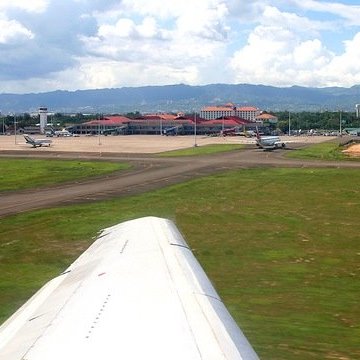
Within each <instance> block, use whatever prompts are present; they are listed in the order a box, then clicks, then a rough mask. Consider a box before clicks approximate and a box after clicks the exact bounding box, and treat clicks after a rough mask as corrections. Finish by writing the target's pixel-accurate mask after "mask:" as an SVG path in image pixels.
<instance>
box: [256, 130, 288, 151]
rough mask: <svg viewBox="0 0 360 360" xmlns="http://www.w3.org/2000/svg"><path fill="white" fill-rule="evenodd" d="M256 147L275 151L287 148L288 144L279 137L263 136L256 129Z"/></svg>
mask: <svg viewBox="0 0 360 360" xmlns="http://www.w3.org/2000/svg"><path fill="white" fill-rule="evenodd" d="M256 146H258V147H259V148H261V149H264V150H275V149H280V148H285V146H286V142H285V141H282V140H281V139H280V137H279V136H261V135H260V134H259V130H258V129H257V128H256Z"/></svg>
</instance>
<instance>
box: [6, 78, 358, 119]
mask: <svg viewBox="0 0 360 360" xmlns="http://www.w3.org/2000/svg"><path fill="white" fill-rule="evenodd" d="M228 102H231V103H234V104H235V105H236V106H244V105H247V106H256V107H258V108H260V109H262V110H267V111H274V112H276V111H325V110H330V111H331V110H333V111H336V110H339V109H341V110H344V111H355V104H357V103H360V85H356V86H353V87H351V88H342V87H327V88H309V87H301V86H292V87H274V86H265V85H250V84H236V85H230V84H211V85H203V86H190V85H183V84H179V85H164V86H142V87H122V88H114V89H96V90H77V91H64V90H57V91H52V92H44V93H30V94H0V111H1V113H2V114H5V115H6V114H9V113H24V112H28V113H31V112H35V111H37V109H38V108H39V107H41V106H45V107H47V108H48V110H49V111H51V112H61V113H127V112H135V111H139V112H170V111H171V112H180V111H183V112H190V111H194V110H196V111H199V110H200V108H201V107H203V106H207V105H219V104H225V103H228Z"/></svg>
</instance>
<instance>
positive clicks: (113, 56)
mask: <svg viewBox="0 0 360 360" xmlns="http://www.w3.org/2000/svg"><path fill="white" fill-rule="evenodd" d="M0 11H1V13H0V28H1V29H2V30H1V32H0V46H1V49H2V51H3V53H2V57H1V59H0V79H1V80H3V81H2V82H1V83H0V85H1V89H2V91H11V89H14V91H27V90H26V89H28V91H39V90H42V91H47V90H55V89H58V88H59V89H77V88H87V87H89V88H98V87H120V86H135V85H136V86H138V85H148V84H153V85H157V84H172V83H179V82H182V83H188V84H204V83H214V82H220V83H221V82H248V83H264V84H271V85H293V84H299V85H306V86H325V85H349V86H351V85H353V84H356V83H359V82H360V79H359V76H360V75H358V74H360V68H359V65H358V59H359V55H360V54H359V49H360V35H356V36H354V33H353V31H356V30H357V29H356V28H355V27H352V28H351V27H350V28H349V26H351V25H356V24H357V25H359V24H360V6H350V5H345V4H342V3H341V2H339V1H338V2H333V1H330V0H328V1H314V0H288V1H285V0H253V1H248V0H196V1H193V2H188V1H186V0H185V1H184V0H171V1H164V0H151V1H150V0H32V1H30V0H11V1H10V0H0ZM344 20H345V21H344ZM349 29H350V31H348V30H349ZM329 34H330V35H333V34H334V35H335V36H333V38H332V39H331V43H330V42H329V38H330V36H329ZM345 37H347V38H345ZM29 40H31V41H29ZM18 45H21V46H18ZM330 48H331V49H332V51H334V52H332V51H330V50H329V49H330ZM45 53H46V56H39V54H45ZM16 89H17V90H16ZM21 89H23V90H21Z"/></svg>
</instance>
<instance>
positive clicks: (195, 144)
mask: <svg viewBox="0 0 360 360" xmlns="http://www.w3.org/2000/svg"><path fill="white" fill-rule="evenodd" d="M197 146H198V145H197V143H196V111H195V114H194V147H197Z"/></svg>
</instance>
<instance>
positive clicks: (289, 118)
mask: <svg viewBox="0 0 360 360" xmlns="http://www.w3.org/2000/svg"><path fill="white" fill-rule="evenodd" d="M290 135H291V120H290V111H289V136H290Z"/></svg>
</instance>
